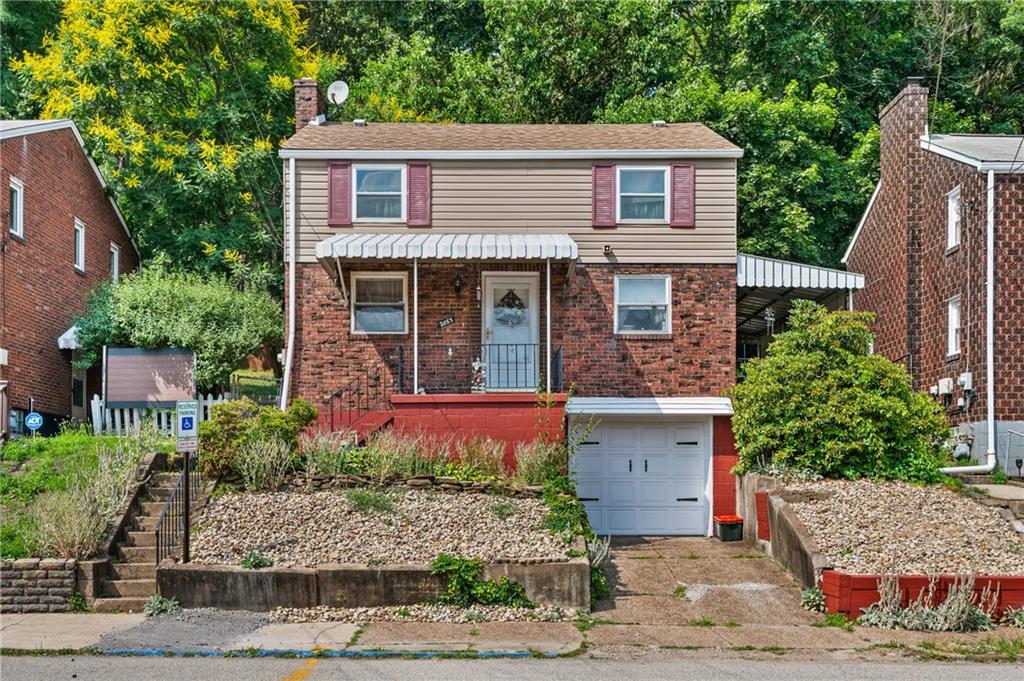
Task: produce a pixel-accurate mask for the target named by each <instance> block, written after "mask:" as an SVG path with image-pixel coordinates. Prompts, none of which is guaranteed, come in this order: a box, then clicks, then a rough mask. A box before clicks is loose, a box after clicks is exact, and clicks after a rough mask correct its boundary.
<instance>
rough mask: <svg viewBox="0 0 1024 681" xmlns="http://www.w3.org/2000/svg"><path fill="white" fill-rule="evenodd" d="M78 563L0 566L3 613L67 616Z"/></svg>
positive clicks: (44, 560)
mask: <svg viewBox="0 0 1024 681" xmlns="http://www.w3.org/2000/svg"><path fill="white" fill-rule="evenodd" d="M74 592H75V561H74V560H65V559H63V558H20V559H18V560H5V561H2V562H0V612H4V613H13V612H68V611H70V610H71V606H70V605H69V604H68V597H70V596H71V594H73V593H74Z"/></svg>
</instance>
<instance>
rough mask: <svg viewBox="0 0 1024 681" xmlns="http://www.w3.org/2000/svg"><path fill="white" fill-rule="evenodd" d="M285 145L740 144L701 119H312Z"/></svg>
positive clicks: (583, 147) (584, 147)
mask: <svg viewBox="0 0 1024 681" xmlns="http://www.w3.org/2000/svg"><path fill="white" fill-rule="evenodd" d="M284 149H289V150H298V149H318V150H333V149H338V150H353V151H375V150H413V151H426V150H443V151H478V150H479V151H510V150H515V151H589V150H616V151H627V150H677V149H678V150H692V151H696V150H715V151H739V147H737V146H736V145H734V144H732V143H731V142H729V140H727V139H725V138H724V137H722V136H721V135H719V134H718V133H716V132H714V131H713V130H711V129H710V128H708V127H707V126H705V125H703V124H701V123H671V124H669V125H666V126H664V127H655V126H653V125H650V124H645V125H632V124H630V125H596V124H595V125H565V124H557V125H554V124H552V125H506V124H492V123H452V124H441V123H367V124H366V125H365V126H358V125H354V124H353V123H351V122H348V123H328V124H326V125H307V126H306V127H305V128H303V129H302V130H300V131H299V132H297V133H295V135H293V136H292V137H291V138H290V139H289V140H288V141H287V142H286V143H285V145H284Z"/></svg>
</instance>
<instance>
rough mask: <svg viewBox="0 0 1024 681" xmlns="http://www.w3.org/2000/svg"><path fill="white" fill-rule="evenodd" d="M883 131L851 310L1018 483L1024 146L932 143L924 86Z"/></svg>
mask: <svg viewBox="0 0 1024 681" xmlns="http://www.w3.org/2000/svg"><path fill="white" fill-rule="evenodd" d="M879 123H880V126H881V147H880V148H881V179H880V180H879V183H878V186H877V187H876V188H875V191H874V193H873V195H872V197H871V199H870V201H869V203H868V206H867V208H866V210H865V212H864V215H863V217H862V218H861V221H860V224H859V225H858V227H857V230H856V232H855V234H854V236H853V239H852V240H851V242H850V246H849V248H848V249H847V252H846V255H845V256H844V258H843V262H844V263H845V264H847V265H848V266H849V267H850V268H851V269H853V270H856V271H858V272H862V273H864V275H865V277H866V286H865V288H864V290H863V291H861V292H860V293H858V295H857V298H856V301H857V304H856V306H857V308H858V309H864V310H870V311H872V312H874V313H875V314H876V315H877V318H876V321H875V326H874V331H875V334H876V340H875V350H876V351H877V352H879V353H881V354H884V355H885V356H887V357H889V358H890V359H894V360H898V361H902V362H904V363H906V365H907V367H908V368H909V370H910V372H911V375H912V376H913V380H914V388H915V389H917V390H924V391H931V392H932V393H933V394H934V395H935V399H936V400H938V401H939V402H940V403H941V404H942V405H943V406H944V407H945V409H946V412H947V414H948V416H949V419H950V423H951V424H952V425H954V426H957V427H959V429H960V430H961V432H962V433H964V436H965V440H966V442H967V443H968V444H970V445H971V456H972V457H973V458H975V459H977V460H979V461H980V462H981V463H982V464H984V463H986V459H987V456H986V454H988V453H990V452H991V453H994V454H996V456H997V464H998V465H999V466H1000V467H1002V468H1003V469H1004V470H1005V471H1006V472H1008V473H1012V474H1014V475H1016V473H1017V469H1016V465H1015V463H1014V460H1015V459H1017V458H1021V457H1024V435H1016V434H1015V433H1024V261H1022V259H1021V257H1022V255H1024V174H1022V172H1024V137H1022V136H1020V135H1016V136H1014V135H964V134H955V135H946V134H935V133H933V132H931V131H930V130H929V128H928V89H927V88H925V87H923V86H922V85H921V83H920V79H907V81H906V82H905V83H904V87H903V89H902V90H901V91H900V92H899V93H898V94H897V95H896V97H895V98H894V99H893V101H892V102H890V103H889V104H888V105H887V106H885V107H884V108H883V109H882V111H881V113H880V114H879ZM990 234H991V236H992V244H991V246H990V245H989V244H988V243H987V242H988V237H989V235H990ZM990 253H991V255H992V261H991V268H992V269H991V271H992V275H993V277H992V288H991V298H989V294H990V292H989V290H988V288H987V282H988V281H989V274H988V266H989V262H988V257H989V254H990ZM989 300H991V305H989ZM989 310H991V327H989V326H988V323H987V322H988V316H989ZM990 328H991V339H992V340H991V346H990V345H989V338H990V333H989V329H990ZM990 351H991V352H990ZM990 359H991V361H990ZM990 371H991V375H992V378H993V380H992V381H991V382H990V381H989V378H988V376H989V372H990ZM990 390H991V392H990ZM990 395H991V396H992V397H993V398H994V399H990ZM990 409H991V412H990ZM990 414H991V417H992V422H993V432H994V434H995V437H994V442H992V441H991V439H990V438H989V432H988V431H989V429H988V421H989V416H990ZM990 444H992V445H993V446H992V447H990Z"/></svg>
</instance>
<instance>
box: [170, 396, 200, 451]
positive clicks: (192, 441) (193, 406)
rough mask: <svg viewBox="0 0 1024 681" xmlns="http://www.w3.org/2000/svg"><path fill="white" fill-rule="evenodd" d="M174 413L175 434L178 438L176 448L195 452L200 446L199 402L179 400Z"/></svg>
mask: <svg viewBox="0 0 1024 681" xmlns="http://www.w3.org/2000/svg"><path fill="white" fill-rule="evenodd" d="M174 414H175V424H174V435H175V437H176V438H177V446H176V447H175V449H177V451H179V452H194V451H195V450H196V449H197V448H198V447H199V428H198V421H199V402H198V401H197V400H179V401H178V402H177V403H176V404H175V405H174Z"/></svg>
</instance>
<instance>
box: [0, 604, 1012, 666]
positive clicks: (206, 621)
mask: <svg viewBox="0 0 1024 681" xmlns="http://www.w3.org/2000/svg"><path fill="white" fill-rule="evenodd" d="M580 629H585V631H581V630H580ZM986 638H1002V639H1005V640H1007V641H1017V642H1019V643H1018V645H1020V646H1024V631H1021V630H1018V629H1007V628H1001V629H999V630H997V631H994V632H987V633H984V634H927V633H920V632H905V631H884V630H878V629H865V628H856V629H854V630H853V631H846V630H844V629H839V628H831V627H813V626H807V625H778V626H773V625H742V626H736V627H723V626H716V627H702V626H666V625H657V626H654V625H632V624H609V623H599V624H594V623H593V622H592V621H591V622H590V627H588V626H581V627H577V625H576V624H574V623H566V622H560V623H541V622H531V623H523V622H481V623H478V624H437V623H419V622H379V623H371V624H368V625H366V626H365V627H360V626H359V625H355V624H343V623H337V622H318V623H304V624H274V623H268V622H267V621H266V619H265V617H264V616H262V615H260V614H257V613H238V612H218V611H184V612H182V613H180V614H177V615H163V616H159V617H154V618H145V617H143V616H141V615H106V614H30V615H12V616H4V617H3V618H2V619H0V647H2V648H4V649H7V650H20V651H31V650H81V649H91V650H95V651H97V652H100V653H107V654H137V655H158V654H200V655H225V654H227V655H299V656H309V655H332V654H333V655H351V656H361V655H366V656H381V655H410V654H412V655H426V656H430V655H439V656H446V655H480V656H508V657H518V656H546V657H557V656H569V655H576V654H580V653H583V652H589V653H590V654H593V655H599V656H602V657H606V656H607V657H620V656H629V657H632V656H635V655H636V654H638V653H644V652H649V651H657V650H709V651H726V652H732V653H744V652H748V651H764V652H770V653H773V654H783V653H785V652H790V651H805V652H808V653H814V652H820V653H822V654H824V653H826V652H829V653H834V652H835V651H863V650H868V649H872V648H877V647H885V648H889V647H898V646H911V647H912V646H919V645H921V644H922V643H924V644H925V646H930V647H934V646H935V645H937V644H938V645H942V646H946V647H948V646H956V645H959V644H973V643H978V642H981V641H984V640H985V639H986Z"/></svg>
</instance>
